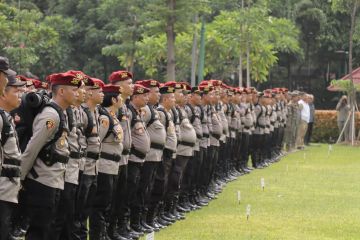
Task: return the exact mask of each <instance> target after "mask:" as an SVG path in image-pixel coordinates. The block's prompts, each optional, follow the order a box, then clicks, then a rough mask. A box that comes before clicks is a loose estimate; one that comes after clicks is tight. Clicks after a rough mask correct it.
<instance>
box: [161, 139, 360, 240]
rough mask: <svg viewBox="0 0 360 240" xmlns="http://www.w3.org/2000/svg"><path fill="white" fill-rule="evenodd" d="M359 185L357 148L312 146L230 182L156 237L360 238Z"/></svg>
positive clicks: (184, 238)
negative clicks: (205, 204) (238, 198)
mask: <svg viewBox="0 0 360 240" xmlns="http://www.w3.org/2000/svg"><path fill="white" fill-rule="evenodd" d="M261 178H264V181H265V188H264V191H263V190H262V188H261ZM359 183H360V149H359V148H354V147H346V146H334V147H333V151H331V152H330V154H329V147H328V145H316V146H312V147H310V148H308V149H306V150H305V151H302V152H296V153H293V154H290V155H288V156H286V157H284V158H283V159H282V160H281V161H280V162H278V163H276V164H273V165H272V166H270V167H268V168H266V169H262V170H256V171H253V172H252V173H251V174H249V175H246V176H242V177H240V178H239V179H238V180H236V181H234V182H231V183H229V184H228V185H227V186H226V188H225V189H224V191H223V192H222V193H221V194H220V195H219V198H218V199H217V200H214V201H212V202H211V203H210V205H209V206H208V207H205V208H203V209H201V210H198V211H196V212H192V213H189V214H187V218H186V220H183V221H180V222H177V223H175V224H174V225H172V226H170V227H168V228H166V229H164V230H162V231H160V232H159V233H156V234H155V239H156V240H161V239H164V240H165V239H166V240H169V239H170V240H176V239H179V240H186V239H191V240H193V239H196V240H200V239H201V240H203V239H222V240H230V239H237V240H238V239H259V240H260V239H261V240H264V239H266V240H268V239H276V240H279V239H304V240H308V239H319V240H320V239H321V240H326V239H337V240H339V239H360V185H359ZM238 191H240V192H241V202H240V204H239V203H238V201H237V192H238ZM248 205H250V206H251V209H250V216H249V219H248V220H247V216H246V208H247V206H248Z"/></svg>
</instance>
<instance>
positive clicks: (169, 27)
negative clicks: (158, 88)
mask: <svg viewBox="0 0 360 240" xmlns="http://www.w3.org/2000/svg"><path fill="white" fill-rule="evenodd" d="M175 2H176V0H167V6H168V9H169V12H170V14H169V17H168V19H167V23H166V40H167V65H166V75H167V77H166V78H167V81H175V29H174V26H175Z"/></svg>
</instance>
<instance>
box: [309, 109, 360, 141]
mask: <svg viewBox="0 0 360 240" xmlns="http://www.w3.org/2000/svg"><path fill="white" fill-rule="evenodd" d="M355 124H356V129H359V127H360V113H359V112H357V113H356V115H355ZM339 134H340V132H339V129H338V125H337V111H335V110H333V111H330V110H316V111H315V125H314V130H313V135H312V141H313V142H324V143H331V142H336V141H337V139H338V137H339ZM355 135H356V136H357V132H356V134H355Z"/></svg>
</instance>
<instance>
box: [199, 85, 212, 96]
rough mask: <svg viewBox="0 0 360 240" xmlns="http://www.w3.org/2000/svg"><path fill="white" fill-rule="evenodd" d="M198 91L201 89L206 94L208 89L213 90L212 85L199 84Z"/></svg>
mask: <svg viewBox="0 0 360 240" xmlns="http://www.w3.org/2000/svg"><path fill="white" fill-rule="evenodd" d="M199 89H200V91H202V92H203V93H204V94H208V93H209V92H210V91H212V90H213V87H212V86H209V85H200V86H199Z"/></svg>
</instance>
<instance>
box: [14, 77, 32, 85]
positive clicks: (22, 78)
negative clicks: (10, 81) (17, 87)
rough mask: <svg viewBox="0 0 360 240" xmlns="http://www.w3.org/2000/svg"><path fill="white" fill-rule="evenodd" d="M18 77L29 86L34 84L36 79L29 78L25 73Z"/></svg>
mask: <svg viewBox="0 0 360 240" xmlns="http://www.w3.org/2000/svg"><path fill="white" fill-rule="evenodd" d="M16 78H17V80H18V81H21V82H25V84H26V86H27V87H30V86H33V85H34V82H33V80H35V79H31V78H27V77H25V76H23V75H18V76H16Z"/></svg>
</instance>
